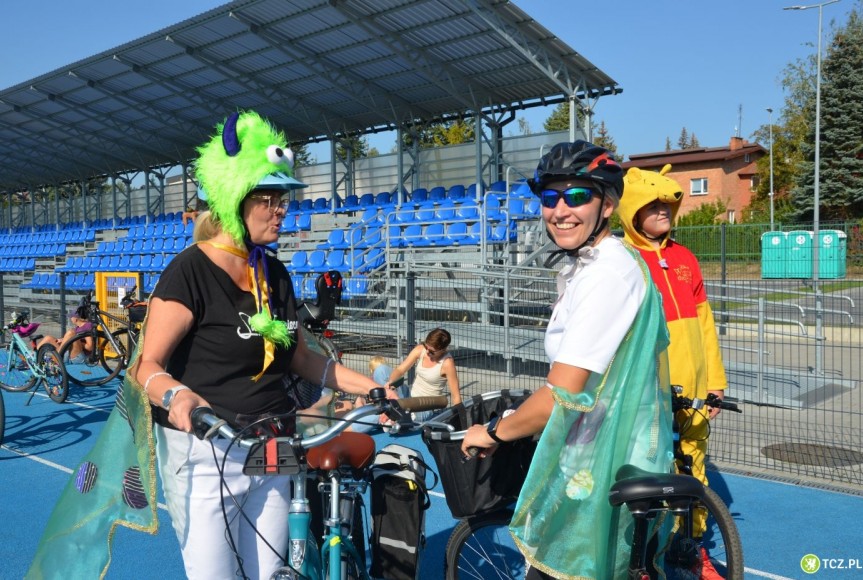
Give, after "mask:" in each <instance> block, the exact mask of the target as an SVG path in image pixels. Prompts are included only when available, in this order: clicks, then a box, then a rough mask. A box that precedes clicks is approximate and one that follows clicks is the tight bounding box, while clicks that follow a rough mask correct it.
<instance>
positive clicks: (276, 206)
mask: <svg viewBox="0 0 863 580" xmlns="http://www.w3.org/2000/svg"><path fill="white" fill-rule="evenodd" d="M249 197H251V198H252V199H254V200H255V201H259V202H261V203H264V202H267V209H268V210H269V211H270V213H273V214H274V213H276V212H277V211H279V210H281V211H283V212H286V213H287V211H288V204H290V203H291V200H289V199H282V198H281V197H280V196H278V195H250V196H249Z"/></svg>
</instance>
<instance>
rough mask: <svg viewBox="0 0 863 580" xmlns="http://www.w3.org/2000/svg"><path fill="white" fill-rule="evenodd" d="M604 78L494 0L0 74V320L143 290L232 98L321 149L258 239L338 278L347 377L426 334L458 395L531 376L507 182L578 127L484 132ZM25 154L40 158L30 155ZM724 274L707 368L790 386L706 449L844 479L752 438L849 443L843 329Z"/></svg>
mask: <svg viewBox="0 0 863 580" xmlns="http://www.w3.org/2000/svg"><path fill="white" fill-rule="evenodd" d="M620 90H621V89H620V87H619V86H618V85H617V83H616V82H615V81H614V80H613V79H611V78H610V77H609V76H607V75H606V74H605V73H604V72H603V71H601V70H599V69H598V68H597V67H596V66H594V65H593V64H592V63H590V62H589V61H588V60H586V59H585V58H584V57H583V56H581V55H580V54H579V53H578V52H577V51H576V50H575V49H573V48H572V47H569V46H566V45H565V44H563V43H562V42H561V41H560V40H559V39H557V38H555V37H554V36H553V35H552V34H551V33H550V32H549V31H548V30H546V29H545V28H544V27H542V26H541V25H540V24H539V23H537V22H536V21H534V20H533V19H532V18H531V17H530V16H529V15H528V14H526V13H525V12H523V11H522V10H520V9H519V8H518V7H517V6H516V5H515V4H514V3H513V2H496V1H485V0H481V1H478V2H463V1H461V0H436V1H435V2H434V3H427V2H420V1H417V0H391V1H388V2H386V3H383V2H331V1H328V0H298V1H296V2H284V1H282V0H237V1H235V2H230V3H227V4H225V5H223V6H220V7H217V8H214V9H213V10H210V11H208V12H206V13H204V14H201V15H199V16H197V17H194V18H191V19H189V20H187V21H184V22H180V23H178V24H175V25H173V26H170V27H168V28H166V29H164V30H161V31H157V32H154V33H153V34H151V35H148V36H146V37H143V38H140V39H136V40H133V41H131V42H129V43H126V44H124V45H122V46H119V47H116V48H115V49H112V50H110V51H106V52H104V53H102V54H98V55H94V56H92V57H90V58H87V59H84V60H82V61H79V62H76V63H72V64H70V65H68V66H66V67H62V68H60V69H58V70H56V71H52V72H50V73H47V74H45V75H43V76H40V77H38V78H36V79H32V80H31V81H28V82H26V83H22V84H21V85H18V86H15V87H10V88H8V89H3V90H0V140H2V142H3V144H4V147H3V149H2V151H0V160H2V163H0V199H2V200H3V202H4V203H3V205H2V211H0V287H2V294H0V312H2V314H3V315H4V316H8V314H9V313H10V312H11V311H13V310H16V309H19V308H25V307H26V308H29V309H30V310H31V312H32V314H33V317H34V318H35V319H36V320H39V321H40V322H42V323H43V330H44V331H46V332H47V333H50V334H57V333H58V332H62V331H63V330H64V328H63V326H64V325H65V323H66V317H65V316H64V315H62V313H64V312H65V311H67V310H68V309H69V308H70V307H71V306H72V305H73V304H74V303H75V302H76V301H77V300H78V298H79V297H80V296H81V294H82V293H84V292H86V291H88V290H90V289H91V288H92V286H93V284H94V283H95V280H96V274H97V273H104V274H105V277H106V278H107V283H108V286H109V290H111V292H110V294H109V296H111V297H112V300H113V302H115V303H116V300H117V298H118V297H119V294H120V293H121V292H122V291H123V290H124V289H127V286H128V284H129V281H128V279H127V278H124V277H123V275H124V274H125V273H126V272H131V273H133V274H136V275H138V276H139V280H140V282H139V283H140V285H141V288H142V289H143V292H144V293H147V292H149V291H151V290H152V288H153V287H154V285H155V284H156V282H157V280H158V276H159V273H160V272H161V271H162V270H163V268H164V266H165V264H167V263H168V262H169V261H170V260H171V259H172V257H173V256H174V255H176V253H177V252H179V251H181V250H182V248H184V247H185V246H186V245H188V243H189V241H190V237H191V231H190V229H189V227H188V226H183V225H182V222H181V220H180V212H181V211H182V210H183V209H184V208H185V207H187V204H188V203H189V201H190V199H191V198H192V197H193V195H194V191H195V190H196V184H195V182H194V180H193V178H192V175H193V171H192V170H191V168H190V163H191V160H192V159H193V158H194V157H195V149H194V148H195V147H196V146H197V145H199V144H201V143H202V142H204V140H205V139H206V138H207V137H208V136H209V135H210V134H211V132H212V129H213V126H214V125H215V124H216V123H217V122H219V121H221V120H222V119H223V118H224V117H225V116H226V115H227V113H229V112H230V111H232V110H235V109H237V108H252V109H255V110H257V111H258V112H260V113H261V114H262V115H264V116H266V117H267V118H269V119H270V120H271V121H273V122H274V123H275V124H276V125H278V126H279V127H280V128H282V129H283V130H284V131H285V133H286V135H288V137H289V138H290V139H291V140H293V141H294V142H295V143H313V142H321V141H328V142H330V144H331V150H332V159H331V160H330V162H329V163H324V164H316V165H309V166H305V167H300V168H299V169H298V177H299V178H300V179H301V180H303V181H304V182H305V183H308V184H309V188H308V189H306V190H300V191H297V192H295V195H296V196H297V197H296V198H295V199H294V200H293V202H292V204H291V207H290V211H289V212H288V214H287V216H286V217H285V220H284V222H283V224H282V228H281V236H280V240H279V242H278V245H277V247H276V248H275V250H276V252H277V254H278V256H279V258H280V259H281V260H282V261H283V262H284V263H285V264H286V266H287V267H288V269H289V270H290V271H291V275H292V278H293V282H294V290H295V293H296V295H297V296H298V297H299V299H304V298H310V297H311V292H312V289H313V280H314V277H315V276H316V275H317V273H319V272H321V271H325V270H329V269H334V270H338V271H340V272H342V273H343V276H344V278H345V292H344V296H343V298H344V299H343V302H342V305H341V306H340V308H339V310H338V320H336V321H333V323H332V324H331V328H333V329H335V330H336V331H337V332H338V335H337V337H336V342H337V343H338V344H339V346H340V347H341V348H343V349H344V350H345V351H346V357H345V361H346V363H347V364H349V365H352V366H353V367H354V368H356V369H357V370H363V369H364V368H365V363H366V361H367V357H368V356H369V355H370V354H373V353H374V354H385V355H387V356H389V357H390V358H391V359H393V360H396V359H400V358H401V357H402V356H403V355H404V354H405V353H406V351H407V350H408V349H409V348H410V347H411V346H412V345H413V344H415V343H416V342H417V341H418V340H421V338H422V337H423V336H424V335H425V334H426V333H427V332H428V330H430V329H432V328H434V327H436V326H445V327H446V328H447V329H449V330H450V331H451V333H452V334H453V338H454V343H453V349H452V350H453V351H454V354H455V356H456V359H457V364H458V367H459V372H460V374H462V377H463V380H462V387H463V390H464V393H465V395H472V394H476V393H480V392H484V391H489V390H496V389H499V388H503V387H518V388H525V387H526V388H535V387H536V386H537V385H540V384H542V382H541V381H542V378H544V377H545V374H546V371H547V361H546V360H545V354H544V349H543V329H544V325H545V323H546V321H547V317H548V312H549V310H548V306H549V304H551V303H552V302H553V300H554V297H555V296H556V287H555V283H554V278H553V270H554V268H553V260H554V255H552V254H551V253H550V251H549V247H548V244H547V243H546V237H545V234H544V232H543V231H542V228H541V227H540V222H539V219H538V217H537V216H538V212H539V207H538V204H537V202H536V200H535V199H532V198H531V196H530V195H528V194H527V193H526V191H525V187H524V183H523V181H524V179H525V178H526V177H528V176H530V175H531V174H532V171H533V168H534V167H535V165H536V161H537V159H538V158H539V156H540V155H541V154H542V152H543V151H544V150H546V149H547V148H548V147H549V146H551V145H552V144H554V143H556V142H559V141H564V140H572V139H575V138H578V137H584V136H586V135H590V131H591V129H590V126H589V125H586V126H583V127H581V126H577V125H575V124H573V126H572V127H571V128H570V131H569V132H563V133H549V134H534V135H526V136H519V137H505V136H504V128H505V127H506V125H507V123H509V122H512V121H513V120H514V119H515V113H516V112H517V111H519V110H521V109H524V108H528V107H533V106H542V105H549V104H557V103H560V102H564V101H569V102H570V104H571V107H572V108H571V111H572V113H573V114H571V115H570V118H571V119H572V120H573V123H575V121H576V119H577V118H578V116H577V115H575V114H574V112H575V108H576V107H580V108H582V109H583V110H585V111H589V110H590V109H591V108H592V107H593V106H594V104H595V102H596V100H597V99H599V98H605V96H610V95H614V94H616V93H618V92H620ZM466 118H469V119H472V120H473V121H474V122H475V135H476V139H475V141H474V142H473V143H470V144H465V145H457V146H450V147H443V148H435V149H420V148H419V146H418V139H417V130H416V129H417V127H421V126H422V125H423V124H424V123H427V122H446V121H451V120H455V119H466ZM584 118H585V119H586V120H587V122H588V123H589V120H590V115H589V114H588V115H585V117H584ZM385 130H387V131H388V130H391V131H394V132H396V135H397V138H396V142H397V143H399V144H400V145H401V146H400V147H399V148H398V150H397V151H396V152H395V153H392V154H386V155H381V156H378V157H371V158H362V159H354V158H351V156H350V154H345V155H342V156H340V154H339V148H338V147H337V144H339V143H342V144H344V141H345V140H346V139H352V138H353V137H356V136H358V135H362V134H364V133H369V132H377V131H385ZM343 149H344V150H345V151H346V152H349V151H350V147H344V148H343ZM45 152H55V154H54V155H53V156H51V157H50V162H49V161H45ZM711 235H713V234H711ZM723 276H724V274H723ZM724 283H725V279H724V277H723V286H722V287H721V288H719V289H718V290H716V291H715V292H714V291H711V298H715V296H717V295H718V296H722V297H723V299H724V296H725V293H726V292H728V293H729V294H730V295H735V294H738V293H739V294H741V295H744V294H745V295H744V296H742V297H738V298H737V300H736V304H735V305H732V306H729V310H728V311H725V312H723V308H719V307H716V305H714V311H715V312H716V313H717V314H720V315H721V316H722V317H723V319H722V321H723V324H722V325H721V329H722V332H723V336H722V337H721V339H722V341H723V343H722V346H723V354H724V356H725V358H726V361H727V365H728V366H729V368H732V365H735V364H737V368H740V369H742V368H744V365H749V366H750V367H752V368H755V370H754V371H752V370H746V372H741V373H737V374H736V376H733V377H732V379H733V380H736V381H738V383H737V384H739V385H740V387H739V388H740V389H741V391H743V392H745V393H749V392H753V391H755V394H756V395H761V394H763V393H765V392H766V391H767V389H768V387H767V386H765V384H766V383H765V380H764V377H762V374H764V373H763V370H764V368H765V365H764V364H763V361H762V359H763V357H764V356H766V355H769V356H774V357H775V358H774V360H773V361H771V363H772V365H773V367H774V368H778V367H783V368H782V369H781V370H782V374H781V376H780V377H779V378H780V380H781V381H783V382H784V383H786V384H787V386H788V389H787V390H788V392H789V393H793V394H792V395H789V396H788V397H785V398H783V399H782V400H780V401H778V402H777V401H776V400H774V399H770V400H771V401H772V402H773V403H774V404H776V405H777V406H778V407H780V408H779V409H778V410H776V409H774V410H770V409H768V408H767V406H766V405H764V406H758V407H756V406H755V405H752V406H749V407H748V408H747V412H746V414H745V415H744V416H743V417H742V418H739V417H735V418H731V417H726V418H724V419H723V421H721V422H720V423H719V424H718V425H717V428H716V430H715V432H714V434H713V436H712V438H711V441H712V442H716V443H717V445H716V447H714V448H713V449H715V450H716V454H715V455H714V459H715V460H720V461H725V462H726V463H732V464H740V465H743V466H745V467H746V469H749V468H753V467H754V468H758V469H767V470H774V471H775V472H780V473H782V472H785V473H789V472H790V473H793V474H797V475H802V476H812V477H820V478H824V479H829V480H833V481H839V482H844V483H852V484H863V470H861V466H860V464H853V465H847V464H841V465H822V464H818V465H802V466H801V465H794V464H789V463H788V462H785V463H783V462H782V461H777V460H774V459H772V458H769V457H768V459H765V455H766V454H765V453H763V452H762V449H767V448H768V447H769V446H771V445H784V444H786V443H788V445H793V444H795V443H797V442H800V441H807V442H810V443H811V444H813V445H821V446H824V447H826V446H829V445H833V444H834V434H836V433H841V434H842V437H843V439H842V441H840V443H844V445H845V446H846V447H850V448H859V447H860V445H861V443H860V433H861V430H860V429H859V418H860V416H861V415H860V408H861V403H860V394H859V393H860V389H858V388H857V387H856V383H857V382H859V378H860V377H861V376H863V371H861V360H863V357H860V356H859V350H860V346H861V345H860V340H859V325H858V326H857V327H853V324H852V328H850V329H847V330H849V331H853V332H849V333H848V334H849V335H850V339H849V340H843V341H836V342H834V343H825V342H823V341H822V340H821V339H822V338H823V337H812V336H805V332H804V333H803V334H795V335H792V338H791V339H787V338H783V337H782V336H781V335H780V334H777V335H775V336H765V335H769V334H770V333H765V332H764V330H763V326H764V325H763V322H764V320H763V319H764V315H763V308H762V307H761V306H760V305H759V312H755V313H753V314H750V315H749V318H748V319H746V318H745V317H744V316H742V314H741V312H740V311H737V312H734V311H732V310H731V308H732V307H736V306H737V305H739V304H744V305H745V304H747V301H748V302H757V301H758V300H759V298H761V299H763V298H764V297H765V296H768V297H770V296H775V295H776V294H777V293H775V292H774V293H771V292H770V290H767V289H761V288H755V289H754V290H753V291H752V292H751V294H750V292H749V291H744V290H735V289H734V288H733V287H731V286H727V285H724ZM857 302H858V303H859V300H858V301H857ZM722 304H724V302H723V303H722ZM115 305H116V304H108V305H104V304H103V306H108V307H110V306H115ZM778 306H781V307H783V308H785V307H786V306H787V305H786V304H780V305H778ZM806 311H808V312H809V313H810V314H807V315H806V316H807V320H806V321H804V322H806V323H807V324H808V323H809V322H808V321H809V319H814V317H812V316H811V312H812V311H811V309H809V310H806V309H804V308H803V307H800V312H801V313H803V312H806ZM802 316H803V314H801V318H802ZM741 319H742V320H743V322H742V323H741V322H740V320H741ZM755 319H757V320H758V322H759V324H757V325H756V324H754V323H752V322H751V321H752V320H755ZM857 320H859V317H857ZM735 324H736V325H737V326H736V327H735ZM793 324H795V323H793V322H792V323H791V325H792V326H793ZM800 326H801V327H802V326H803V323H802V322H801V323H800ZM58 329H59V330H58ZM753 330H756V331H757V332H758V334H757V336H756V335H754V334H753ZM841 330H845V329H841ZM812 340H815V341H821V342H819V343H818V344H830V345H831V348H832V349H833V350H832V351H831V352H832V353H834V354H833V356H832V357H831V356H828V357H827V361H828V362H829V364H832V365H833V366H832V367H829V368H828V369H827V372H826V373H825V375H826V376H828V377H834V376H840V377H843V380H842V381H841V384H839V382H838V381H836V380H832V379H831V380H832V382H825V380H824V379H823V378H822V377H816V378H817V379H818V380H816V381H809V383H811V384H812V387H813V388H812V389H808V387H807V388H802V387H801V385H804V383H805V384H809V383H807V381H804V380H800V379H798V378H797V377H796V376H792V375H790V374H789V373H788V372H787V370H788V368H791V369H792V370H794V372H796V373H797V374H798V375H803V378H811V373H809V374H807V373H808V371H807V369H806V361H807V360H811V359H812V356H811V353H810V352H809V351H810V350H812V349H811V344H812V343H811V342H809V341H812ZM837 344H840V345H841V346H840V348H837V347H836V345H837ZM780 357H782V358H780ZM752 359H755V361H756V362H757V363H758V364H757V365H752V364H750V363H752V362H753V360H752ZM819 360H820V359H819ZM735 361H741V362H739V363H736V362H735ZM801 367H802V369H801ZM845 377H849V378H850V380H847V381H846V380H844V378H845ZM804 386H805V385H804ZM735 388H737V385H735ZM770 388H772V386H771V387H770ZM783 388H784V387H783ZM807 389H808V390H807ZM739 393H740V391H738V394H739ZM852 396H853V397H854V399H853V400H851V399H852ZM834 397H835V399H836V401H837V404H836V405H835V406H834V405H832V403H831V401H832V398H834ZM764 400H767V399H763V398H762V399H758V398H756V399H755V401H756V402H758V401H762V402H763V401H764ZM792 400H793V401H794V402H795V403H797V405H798V406H797V407H793V406H790V407H789V406H788V405H787V403H788V401H792ZM828 403H830V404H828ZM759 405H760V403H759ZM789 408H790V409H791V410H789ZM804 413H805V415H804ZM798 414H799V415H798ZM789 425H794V426H795V428H796V429H797V430H795V431H794V432H788V431H787V428H788V426H789ZM742 442H745V443H742Z"/></svg>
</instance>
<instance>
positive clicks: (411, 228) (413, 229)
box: [402, 224, 423, 246]
mask: <svg viewBox="0 0 863 580" xmlns="http://www.w3.org/2000/svg"><path fill="white" fill-rule="evenodd" d="M422 238H423V227H422V225H420V224H409V225H408V226H407V227H406V228H405V229H404V232H402V240H403V241H404V244H405V245H406V246H414V245H417V244H420V243H422Z"/></svg>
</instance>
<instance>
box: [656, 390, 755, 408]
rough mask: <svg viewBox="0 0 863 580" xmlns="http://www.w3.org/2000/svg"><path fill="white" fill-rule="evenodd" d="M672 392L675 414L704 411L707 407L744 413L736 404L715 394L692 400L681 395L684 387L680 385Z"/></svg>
mask: <svg viewBox="0 0 863 580" xmlns="http://www.w3.org/2000/svg"><path fill="white" fill-rule="evenodd" d="M671 390H672V393H673V396H672V397H671V410H672V411H674V412H677V411H682V410H684V409H694V410H696V411H698V410H700V409H703V408H704V406H705V405H706V406H708V407H713V408H714V409H722V410H723V411H733V412H735V413H742V412H743V411H741V410H740V408H739V407H738V406H737V404H736V403H732V402H730V401H726V400H724V399H720V398H719V397H717V396H716V395H715V394H713V393H710V394H708V395H707V398H706V399H699V398H695V399H690V398H689V397H684V396H683V395H681V394H680V393H682V392H683V387H681V386H679V385H672V386H671Z"/></svg>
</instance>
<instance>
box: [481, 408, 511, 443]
mask: <svg viewBox="0 0 863 580" xmlns="http://www.w3.org/2000/svg"><path fill="white" fill-rule="evenodd" d="M500 419H501V417H500V415H497V416H496V417H493V418H492V420H491V421H489V422H488V425H486V427H485V430H486V433H488V436H489V437H491V438H492V439H494V440H495V441H497V442H498V443H506V441H504V440H503V439H501V438H500V437H498V436H497V424H498V423H500Z"/></svg>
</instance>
